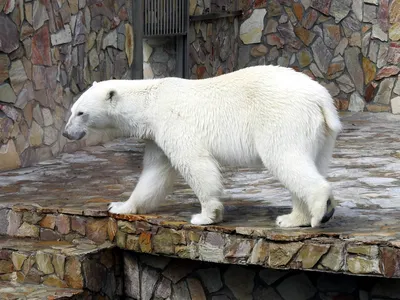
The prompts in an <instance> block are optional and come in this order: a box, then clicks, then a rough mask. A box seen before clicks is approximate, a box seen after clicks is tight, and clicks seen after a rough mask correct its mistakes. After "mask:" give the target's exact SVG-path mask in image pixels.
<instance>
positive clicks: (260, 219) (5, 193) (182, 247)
mask: <svg viewBox="0 0 400 300" xmlns="http://www.w3.org/2000/svg"><path fill="white" fill-rule="evenodd" d="M342 120H343V123H344V131H343V132H342V133H341V135H340V137H339V140H338V143H337V146H336V149H335V152H334V159H333V161H332V166H331V170H330V172H329V180H330V181H331V182H332V185H333V192H334V195H335V198H336V200H338V202H339V205H338V207H337V210H336V214H335V216H334V218H333V219H332V220H331V221H330V222H328V223H326V224H325V225H324V226H323V227H322V228H318V229H312V228H293V229H279V228H277V227H276V226H275V219H276V217H277V216H278V215H280V214H283V213H287V212H289V211H290V205H291V203H290V195H289V193H288V191H287V190H286V189H284V188H283V187H282V185H281V184H280V183H279V182H278V181H276V180H275V179H274V178H273V177H271V176H270V175H269V174H268V172H267V171H264V170H260V169H232V168H226V169H224V178H225V181H224V183H225V188H226V194H227V196H226V197H225V198H224V199H223V201H224V204H225V221H224V222H223V223H221V224H218V225H216V226H193V225H190V224H189V223H188V221H189V218H190V215H192V214H194V213H198V212H199V211H200V205H199V203H198V201H197V199H196V198H195V196H194V194H193V192H192V191H191V189H190V188H189V187H188V186H187V184H186V183H184V181H183V180H181V179H179V180H178V181H177V183H176V185H175V189H174V193H173V195H171V196H170V197H169V198H168V199H167V200H166V201H165V203H164V205H163V206H162V207H161V208H160V209H159V210H158V211H157V212H155V213H154V214H152V215H136V216H134V215H126V216H124V215H110V217H111V218H110V219H109V221H108V226H110V224H111V229H110V230H108V234H109V235H110V232H111V233H112V234H111V236H112V238H110V240H114V236H115V234H116V237H115V242H116V243H117V245H118V246H119V247H120V248H124V249H129V250H135V251H138V252H144V253H155V254H162V255H170V256H176V257H183V258H192V259H199V260H205V261H214V262H224V263H238V264H252V263H253V262H252V259H253V261H254V264H259V265H263V266H269V267H273V268H293V269H318V270H326V271H329V272H344V273H351V274H368V275H376V276H386V277H400V264H399V258H400V250H399V249H398V248H400V222H399V220H400V213H399V207H400V138H399V136H398V134H397V131H398V124H399V121H400V117H398V116H394V115H391V114H370V113H358V114H351V113H346V114H343V115H342ZM142 152H143V145H142V144H140V143H138V142H137V141H134V140H118V141H114V142H112V143H108V144H106V145H104V146H97V147H91V148H87V149H85V150H82V151H78V152H76V153H73V154H63V155H62V156H61V157H60V158H58V159H54V160H51V161H46V162H43V163H41V164H39V165H37V166H35V167H32V168H26V169H20V170H15V171H9V172H3V173H0V205H1V207H2V208H3V209H5V210H7V209H12V210H13V212H15V213H19V214H25V212H32V211H35V212H37V213H39V214H53V215H55V216H56V215H60V214H61V215H80V216H83V217H85V216H86V217H90V218H101V217H104V218H106V217H108V216H109V214H108V212H107V204H108V203H109V202H111V201H124V200H126V199H127V198H128V197H129V195H130V193H131V192H132V189H133V187H134V186H135V183H136V182H137V180H138V178H139V175H140V171H141V162H142V155H143V153H142ZM1 207H0V208H1ZM0 211H1V210H0ZM113 219H117V220H118V221H117V222H115V221H112V220H113ZM110 220H111V221H110ZM124 222H125V223H124ZM21 226H22V225H21ZM35 226H36V225H35ZM6 227H7V226H6ZM283 242H284V243H283ZM163 245H164V246H165V245H167V246H165V247H164V246H163ZM210 245H211V246H210ZM359 246H362V247H361V249H358V248H357V247H359ZM282 247H283V248H282ZM363 247H364V248H363ZM218 249H219V250H220V251H219V252H218V251H217V250H218ZM215 255H217V256H215ZM218 255H219V256H218ZM328 256H329V257H328Z"/></svg>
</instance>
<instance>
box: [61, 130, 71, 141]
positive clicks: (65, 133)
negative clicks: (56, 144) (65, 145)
mask: <svg viewBox="0 0 400 300" xmlns="http://www.w3.org/2000/svg"><path fill="white" fill-rule="evenodd" d="M62 135H63V136H64V137H66V138H67V139H70V138H69V137H70V136H69V134H68V133H67V132H66V131H64V132H63V134H62Z"/></svg>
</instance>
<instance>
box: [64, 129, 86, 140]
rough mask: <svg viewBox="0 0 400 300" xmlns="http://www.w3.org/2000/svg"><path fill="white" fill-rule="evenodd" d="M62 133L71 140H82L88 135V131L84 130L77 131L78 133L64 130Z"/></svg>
mask: <svg viewBox="0 0 400 300" xmlns="http://www.w3.org/2000/svg"><path fill="white" fill-rule="evenodd" d="M62 135H63V136H64V137H66V138H67V139H69V140H80V139H82V138H83V137H84V136H85V135H86V132H85V131H82V132H76V133H73V134H71V133H68V132H67V131H64V132H63V134H62Z"/></svg>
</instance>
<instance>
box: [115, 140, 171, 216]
mask: <svg viewBox="0 0 400 300" xmlns="http://www.w3.org/2000/svg"><path fill="white" fill-rule="evenodd" d="M175 176H176V173H175V170H174V169H173V167H172V165H171V163H170V161H169V159H168V158H167V157H166V156H165V154H164V152H163V151H162V150H161V149H160V148H159V147H158V146H157V145H156V144H155V143H154V142H152V141H146V147H145V153H144V157H143V171H142V174H141V175H140V178H139V181H138V183H137V185H136V187H135V189H134V191H133V192H132V194H131V196H130V197H129V199H128V200H127V201H125V202H113V203H111V204H110V207H109V210H110V212H111V213H115V214H145V213H148V212H151V211H153V210H154V209H156V208H157V207H158V206H159V204H160V202H161V201H163V200H164V199H165V197H166V196H167V195H168V194H169V193H170V192H171V189H172V185H173V182H174V179H175Z"/></svg>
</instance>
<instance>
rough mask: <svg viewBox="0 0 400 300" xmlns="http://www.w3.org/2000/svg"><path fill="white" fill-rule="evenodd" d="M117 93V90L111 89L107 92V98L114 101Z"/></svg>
mask: <svg viewBox="0 0 400 300" xmlns="http://www.w3.org/2000/svg"><path fill="white" fill-rule="evenodd" d="M116 93H117V92H116V91H115V90H111V91H109V92H108V94H107V100H109V101H112V100H113V98H114V96H115V94H116Z"/></svg>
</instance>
